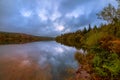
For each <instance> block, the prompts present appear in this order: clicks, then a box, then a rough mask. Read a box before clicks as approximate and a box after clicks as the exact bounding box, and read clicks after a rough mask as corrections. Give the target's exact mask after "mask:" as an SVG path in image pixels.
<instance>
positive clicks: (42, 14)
mask: <svg viewBox="0 0 120 80" xmlns="http://www.w3.org/2000/svg"><path fill="white" fill-rule="evenodd" d="M37 14H38V16H39V18H40V19H41V20H42V21H46V20H48V17H47V15H46V11H45V10H44V9H43V10H38V11H37Z"/></svg>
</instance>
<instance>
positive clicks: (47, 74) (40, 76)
mask: <svg viewBox="0 0 120 80" xmlns="http://www.w3.org/2000/svg"><path fill="white" fill-rule="evenodd" d="M75 52H76V49H75V48H72V47H67V46H64V45H61V44H59V43H56V42H54V41H50V42H34V43H29V44H20V45H0V80H67V79H68V78H70V77H72V76H74V71H75V69H77V68H76V67H77V62H76V61H75V59H74V53H75Z"/></svg>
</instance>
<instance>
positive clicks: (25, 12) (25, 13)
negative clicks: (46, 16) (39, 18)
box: [20, 9, 32, 17]
mask: <svg viewBox="0 0 120 80" xmlns="http://www.w3.org/2000/svg"><path fill="white" fill-rule="evenodd" d="M20 13H21V15H22V16H24V17H30V16H31V15H32V11H31V10H25V9H23V10H21V11H20Z"/></svg>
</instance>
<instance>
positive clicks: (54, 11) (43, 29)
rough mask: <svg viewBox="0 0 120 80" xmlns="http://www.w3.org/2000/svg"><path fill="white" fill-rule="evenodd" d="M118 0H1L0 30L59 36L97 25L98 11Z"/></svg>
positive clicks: (114, 3) (98, 22) (98, 21)
mask: <svg viewBox="0 0 120 80" xmlns="http://www.w3.org/2000/svg"><path fill="white" fill-rule="evenodd" d="M108 3H112V4H113V5H116V2H115V0H0V31H9V32H22V33H28V34H33V35H40V36H56V35H59V34H61V33H66V32H71V31H75V30H78V29H82V28H83V27H85V26H87V25H88V24H91V25H94V24H96V25H98V24H100V22H101V21H100V20H98V19H97V16H96V13H98V12H99V11H101V10H102V9H103V8H104V7H105V6H106V5H107V4H108Z"/></svg>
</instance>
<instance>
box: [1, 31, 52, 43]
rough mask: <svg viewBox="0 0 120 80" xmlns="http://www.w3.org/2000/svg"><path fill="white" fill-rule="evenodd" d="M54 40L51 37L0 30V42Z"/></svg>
mask: <svg viewBox="0 0 120 80" xmlns="http://www.w3.org/2000/svg"><path fill="white" fill-rule="evenodd" d="M47 40H54V38H52V37H41V36H33V35H27V34H23V33H8V32H0V44H21V43H28V42H35V41H47Z"/></svg>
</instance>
